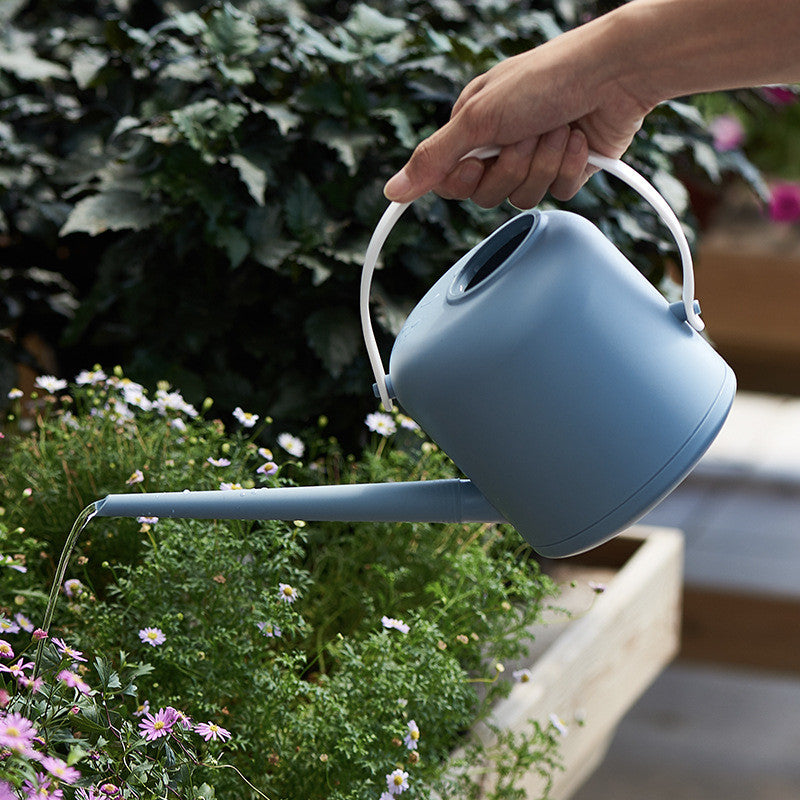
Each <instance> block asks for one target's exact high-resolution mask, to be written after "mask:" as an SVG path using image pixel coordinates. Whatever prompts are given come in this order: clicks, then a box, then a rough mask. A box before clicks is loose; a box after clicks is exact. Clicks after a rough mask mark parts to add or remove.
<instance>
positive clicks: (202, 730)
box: [194, 720, 231, 742]
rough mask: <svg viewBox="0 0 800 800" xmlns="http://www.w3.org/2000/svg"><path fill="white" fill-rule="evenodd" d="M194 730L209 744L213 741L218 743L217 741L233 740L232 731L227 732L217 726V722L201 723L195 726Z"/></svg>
mask: <svg viewBox="0 0 800 800" xmlns="http://www.w3.org/2000/svg"><path fill="white" fill-rule="evenodd" d="M194 730H195V732H196V733H198V734H200V736H201V737H202V738H203V739H205V740H206V741H207V742H209V741H211V740H212V739H213V740H214V741H215V742H216V741H217V740H220V741H225V739H230V738H231V733H230V731H227V730H225V728H223V727H221V726H220V725H217V724H216V723H215V722H211V721H210V720H209V721H208V722H201V723H199V724H197V725H195V726H194Z"/></svg>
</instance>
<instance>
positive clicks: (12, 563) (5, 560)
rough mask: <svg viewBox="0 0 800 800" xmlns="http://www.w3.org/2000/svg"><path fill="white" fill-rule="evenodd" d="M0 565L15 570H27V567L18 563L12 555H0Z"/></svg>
mask: <svg viewBox="0 0 800 800" xmlns="http://www.w3.org/2000/svg"><path fill="white" fill-rule="evenodd" d="M0 567H8V568H9V569H13V570H14V571H15V572H22V573H25V572H27V571H28V568H27V567H26V566H25V565H24V564H20V563H19V561H18V560H17V559H16V558H14V557H13V556H0Z"/></svg>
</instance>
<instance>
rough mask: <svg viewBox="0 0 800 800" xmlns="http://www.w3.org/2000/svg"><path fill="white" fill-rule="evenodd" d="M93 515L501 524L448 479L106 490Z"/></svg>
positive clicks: (468, 486) (486, 505) (465, 484)
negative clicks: (196, 489)
mask: <svg viewBox="0 0 800 800" xmlns="http://www.w3.org/2000/svg"><path fill="white" fill-rule="evenodd" d="M96 508H97V513H96V515H97V516H98V517H179V518H183V519H282V520H295V519H302V520H308V521H323V520H329V521H343V522H506V519H505V518H504V517H503V515H502V514H501V513H500V512H499V511H497V510H496V509H495V508H494V506H492V504H491V503H490V502H489V501H488V500H487V499H486V498H485V497H484V496H483V495H482V494H481V493H480V492H479V491H478V489H476V488H475V486H474V485H473V484H472V482H471V481H467V480H459V479H455V478H454V479H448V480H437V481H409V482H405V483H361V484H344V485H339V486H289V487H279V488H275V489H242V490H235V489H234V490H229V491H208V492H190V491H186V492H154V493H152V494H147V493H145V494H110V495H108V496H107V497H105V498H103V499H102V500H99V501H98V502H97V505H96Z"/></svg>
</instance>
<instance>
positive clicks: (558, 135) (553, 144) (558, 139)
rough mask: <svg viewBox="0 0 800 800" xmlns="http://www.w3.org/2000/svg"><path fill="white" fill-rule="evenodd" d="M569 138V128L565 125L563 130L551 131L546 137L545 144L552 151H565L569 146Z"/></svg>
mask: <svg viewBox="0 0 800 800" xmlns="http://www.w3.org/2000/svg"><path fill="white" fill-rule="evenodd" d="M567 136H569V128H568V127H567V126H566V125H564V126H562V127H561V128H556V129H555V130H554V131H550V133H548V134H547V136H545V137H544V143H545V144H546V145H547V146H548V147H549V148H550V149H551V150H563V149H564V147H565V145H566V144H567Z"/></svg>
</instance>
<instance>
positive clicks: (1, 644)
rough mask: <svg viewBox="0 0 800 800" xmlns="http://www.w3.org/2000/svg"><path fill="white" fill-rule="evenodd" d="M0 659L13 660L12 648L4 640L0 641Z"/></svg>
mask: <svg viewBox="0 0 800 800" xmlns="http://www.w3.org/2000/svg"><path fill="white" fill-rule="evenodd" d="M0 658H14V648H13V647H12V646H11V645H10V644H9V643H8V642H7V641H6V640H5V639H0Z"/></svg>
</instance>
